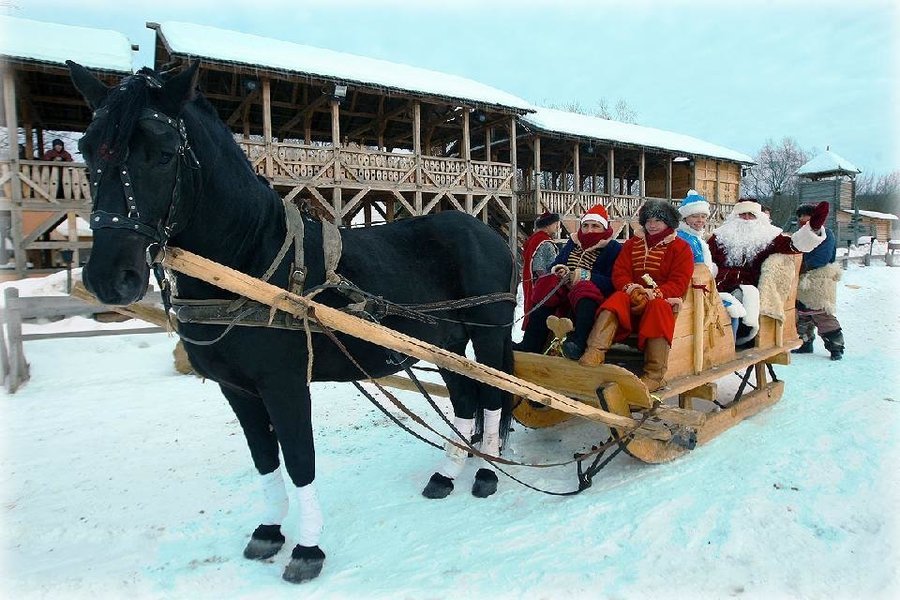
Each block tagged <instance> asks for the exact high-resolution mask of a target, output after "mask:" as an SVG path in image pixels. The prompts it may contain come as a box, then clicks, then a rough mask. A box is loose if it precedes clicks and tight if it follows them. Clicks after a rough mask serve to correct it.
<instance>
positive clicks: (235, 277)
mask: <svg viewBox="0 0 900 600" xmlns="http://www.w3.org/2000/svg"><path fill="white" fill-rule="evenodd" d="M163 264H164V265H165V266H166V267H168V268H170V269H174V270H176V271H178V272H180V273H184V274H185V275H188V276H189V277H196V278H198V279H201V280H203V281H206V282H207V283H210V284H212V285H215V286H217V287H220V288H222V289H226V290H229V291H231V292H234V293H236V294H239V295H241V296H246V297H248V298H250V299H252V300H256V301H257V302H263V303H264V304H268V305H269V306H272V307H274V308H277V309H278V310H282V311H285V312H288V313H290V314H292V315H296V316H301V317H303V316H307V315H311V316H312V317H313V318H314V319H315V320H317V321H319V322H321V323H322V324H323V325H324V326H326V327H329V328H331V329H334V330H336V331H340V332H343V333H346V334H348V335H351V336H353V337H356V338H359V339H364V340H366V341H368V342H371V343H373V344H377V345H379V346H383V347H385V348H389V349H391V350H395V351H397V352H401V353H402V354H406V355H408V356H412V357H414V358H418V359H419V360H424V361H426V362H430V363H432V364H434V365H437V366H439V367H442V368H445V369H448V370H450V371H453V372H455V373H459V374H461V375H464V376H466V377H469V378H473V379H475V380H476V381H481V382H483V383H486V384H488V385H491V386H493V387H497V388H498V389H501V390H504V391H507V392H511V393H513V394H516V395H517V396H520V397H522V398H524V399H526V400H533V401H535V402H540V403H541V404H544V405H546V406H550V407H551V408H556V409H557V410H564V411H565V412H571V413H572V414H576V415H579V416H582V417H584V418H587V419H591V420H593V421H597V422H601V423H605V424H607V425H613V426H616V427H624V428H630V427H635V426H636V425H637V424H638V423H637V421H635V420H634V419H632V418H630V417H625V416H621V415H616V414H612V413H609V412H606V411H604V410H601V409H598V408H594V407H592V406H588V405H586V404H583V403H580V402H577V401H574V400H572V399H571V398H567V397H566V396H564V395H562V394H560V393H558V392H555V391H553V390H550V389H546V388H544V387H542V386H540V385H537V384H533V383H530V382H528V381H525V380H522V379H519V378H517V377H515V376H513V375H510V374H508V373H504V372H503V371H500V370H498V369H493V368H491V367H487V366H485V365H481V364H479V363H476V362H475V361H472V360H470V359H468V358H466V357H464V356H461V355H459V354H455V353H453V352H450V351H448V350H444V349H443V348H438V347H436V346H433V345H431V344H428V343H426V342H423V341H421V340H418V339H416V338H414V337H410V336H408V335H405V334H403V333H400V332H398V331H394V330H392V329H389V328H387V327H384V326H382V325H379V324H377V323H371V322H369V321H365V320H363V319H360V318H358V317H354V316H352V315H349V314H347V313H344V312H342V311H339V310H337V309H334V308H331V307H329V306H325V305H323V304H319V303H318V302H315V301H312V300H310V299H308V298H306V297H304V296H298V295H296V294H291V293H290V292H286V291H285V290H283V289H282V288H279V287H276V286H274V285H271V284H269V283H266V282H264V281H261V280H258V279H254V278H253V277H250V276H249V275H245V274H244V273H240V272H239V271H235V270H234V269H230V268H228V267H225V266H223V265H219V264H217V263H214V262H212V261H210V260H208V259H205V258H203V257H201V256H198V255H196V254H192V253H190V252H187V251H185V250H182V249H180V248H174V247H170V248H169V249H168V250H167V252H166V256H165V258H164V260H163ZM563 360H565V359H563ZM566 362H570V363H573V364H575V363H574V362H573V361H566ZM584 370H585V371H590V370H589V369H584ZM623 371H624V369H623ZM626 373H627V371H626ZM629 376H630V377H631V379H633V380H635V381H637V378H635V377H634V376H633V375H631V374H630V373H629ZM638 385H640V384H638ZM644 393H645V394H646V388H645V389H644ZM645 432H646V433H647V434H652V435H657V436H660V437H665V433H666V432H665V431H658V430H654V428H649V429H648V428H645V427H642V428H641V429H640V430H639V433H641V434H643V433H645Z"/></svg>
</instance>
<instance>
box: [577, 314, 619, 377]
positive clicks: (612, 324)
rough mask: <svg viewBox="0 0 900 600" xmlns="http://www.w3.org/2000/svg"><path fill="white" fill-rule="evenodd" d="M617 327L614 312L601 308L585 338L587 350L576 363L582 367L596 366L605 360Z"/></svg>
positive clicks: (617, 321) (617, 323)
mask: <svg viewBox="0 0 900 600" xmlns="http://www.w3.org/2000/svg"><path fill="white" fill-rule="evenodd" d="M618 327H619V320H618V319H617V318H616V315H615V313H613V312H611V311H608V310H601V311H600V315H599V316H598V317H597V321H596V322H595V323H594V327H593V329H591V333H590V335H588V338H587V350H585V351H584V354H583V355H582V356H581V359H580V360H579V361H578V364H579V365H581V366H582V367H596V366H597V365H600V364H602V363H603V362H604V361H605V360H606V351H607V350H609V347H610V346H611V345H612V342H613V338H614V337H615V335H616V329H618Z"/></svg>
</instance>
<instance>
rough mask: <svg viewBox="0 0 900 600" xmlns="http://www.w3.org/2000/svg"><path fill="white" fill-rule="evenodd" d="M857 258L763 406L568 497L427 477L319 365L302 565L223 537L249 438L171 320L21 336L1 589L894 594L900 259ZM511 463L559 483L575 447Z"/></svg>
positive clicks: (201, 594) (7, 422)
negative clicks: (817, 336)
mask: <svg viewBox="0 0 900 600" xmlns="http://www.w3.org/2000/svg"><path fill="white" fill-rule="evenodd" d="M877 262H878V265H877V266H872V267H862V266H860V265H858V264H853V265H851V266H850V268H849V269H848V270H847V271H846V272H845V276H844V279H843V280H842V281H841V283H840V284H839V285H840V290H839V317H840V319H841V322H842V324H843V325H844V334H845V337H846V341H847V353H846V355H845V358H844V360H843V361H841V362H831V361H829V360H828V359H827V354H826V353H825V351H824V349H823V348H822V346H821V342H817V345H816V353H815V354H814V355H804V356H798V357H794V359H793V364H792V365H790V366H787V367H780V368H779V369H778V374H779V376H780V377H781V378H783V379H785V380H786V381H787V388H786V391H785V394H784V397H783V398H782V400H781V402H780V403H778V404H776V405H775V406H774V407H772V408H771V409H769V410H767V411H765V412H763V413H761V414H759V415H757V416H755V417H753V418H751V419H749V420H748V421H746V422H744V423H742V424H741V425H739V426H738V427H736V428H734V429H732V430H730V431H728V432H726V433H725V434H723V435H722V436H720V437H719V438H717V439H715V440H714V441H712V442H711V443H710V444H708V445H707V446H704V447H701V448H698V449H696V450H694V451H693V452H691V453H690V454H689V455H687V456H686V457H683V458H681V459H679V460H678V461H676V462H674V463H671V464H667V465H660V466H648V465H645V464H640V463H638V462H636V461H634V460H633V459H630V458H628V457H624V456H621V455H620V456H619V457H617V458H616V459H615V460H614V461H613V462H612V463H611V464H610V466H609V467H607V468H606V469H605V470H604V471H603V472H601V473H600V475H598V476H597V478H596V479H595V481H594V485H593V487H592V488H590V489H588V490H587V491H585V492H584V493H582V494H581V495H579V496H575V497H570V498H560V497H552V496H547V495H543V494H539V493H536V492H533V491H531V490H528V489H526V488H524V487H521V486H519V485H518V484H516V483H514V482H512V481H510V480H509V479H506V478H503V477H501V487H500V490H499V492H498V493H497V494H496V495H495V496H493V497H491V498H489V499H485V500H480V499H476V498H473V497H472V496H471V495H470V494H469V493H468V481H469V480H470V479H471V476H472V474H473V472H474V468H475V467H474V466H472V467H470V468H468V469H467V471H466V472H464V474H463V477H462V478H461V480H462V481H463V482H465V483H462V484H461V485H459V486H458V489H457V490H456V491H455V492H454V493H453V494H452V495H451V496H450V497H449V498H447V499H445V500H443V501H431V500H425V499H424V498H422V496H421V495H420V491H421V488H422V486H423V485H424V483H425V482H426V481H427V479H428V477H429V475H430V474H431V472H432V470H433V468H434V466H435V464H436V462H437V461H438V459H439V452H438V451H437V450H434V449H432V448H428V447H426V446H424V445H423V444H421V443H420V442H418V441H416V440H415V439H413V438H411V437H409V436H408V435H407V434H406V433H404V432H403V431H401V430H400V429H399V428H397V427H395V426H394V425H392V424H391V423H390V422H389V421H388V420H387V419H386V418H385V417H384V416H383V415H381V414H380V413H379V412H377V411H376V410H375V409H374V408H373V407H371V405H370V404H369V403H368V402H367V401H366V400H365V399H364V398H363V397H362V396H361V395H360V394H359V393H357V391H356V390H355V389H354V388H353V387H352V386H350V385H348V384H328V383H324V384H315V385H314V386H313V398H314V418H315V431H316V442H317V453H318V473H319V477H318V479H317V483H318V488H319V495H320V498H321V500H322V502H323V506H324V509H325V532H324V535H323V538H322V546H323V548H324V550H325V551H326V553H327V554H328V559H327V561H326V564H325V569H324V571H323V572H322V575H321V576H320V577H319V578H318V579H316V580H315V581H312V582H309V583H306V584H303V585H302V586H299V587H298V586H294V585H291V584H288V583H285V582H283V581H282V580H281V571H282V569H283V566H284V564H285V563H286V561H287V559H288V554H289V550H288V549H289V548H290V547H292V546H293V543H294V542H293V541H291V540H289V541H288V544H287V545H286V547H285V549H284V550H282V552H281V553H280V554H279V555H277V556H276V557H275V558H274V559H273V560H272V561H268V562H252V561H248V560H245V559H244V558H242V557H241V551H242V549H243V547H244V544H245V542H246V540H247V537H248V535H249V533H250V532H251V531H252V530H253V528H254V527H255V526H256V524H257V521H256V511H257V510H258V509H259V507H260V506H259V504H258V502H257V496H256V495H255V492H256V487H255V485H256V476H255V474H254V470H253V467H252V464H251V461H250V458H249V453H248V451H247V448H246V444H245V443H244V440H243V436H242V434H241V432H240V428H239V426H238V424H237V421H236V420H235V418H234V416H233V414H232V413H231V412H230V410H229V408H228V406H227V405H226V403H225V401H224V399H223V398H222V397H221V395H220V394H219V392H218V390H217V388H216V386H215V385H214V384H213V383H211V382H202V381H200V380H198V379H196V378H194V377H190V376H181V375H178V374H176V373H175V371H174V370H173V367H172V360H171V352H172V349H173V347H174V345H175V339H174V338H172V337H169V336H167V335H165V334H154V335H126V336H118V337H99V338H89V339H63V340H45V341H31V342H26V345H25V351H26V355H27V357H28V360H29V362H30V363H31V374H32V378H31V381H29V382H28V383H27V384H26V385H25V386H24V387H23V388H21V390H20V391H18V392H17V393H16V394H15V395H12V396H4V397H2V398H0V411H2V420H0V432H2V454H0V482H2V484H0V485H2V492H0V495H2V512H0V515H2V516H0V519H2V520H0V531H2V533H0V535H2V547H3V556H2V569H0V596H2V597H3V598H67V599H68V598H90V599H92V600H93V599H98V598H132V599H136V598H266V599H269V598H289V597H290V598H294V597H304V598H489V599H505V598H690V599H697V598H731V597H737V598H754V599H756V598H759V599H770V598H829V599H832V598H839V599H844V598H847V599H849V598H871V599H875V598H878V599H881V598H884V599H886V598H897V597H900V573H898V565H900V547H898V544H900V536H898V533H900V527H898V523H900V518H898V509H900V478H898V468H897V465H898V464H900V442H898V439H900V427H898V424H900V395H898V388H900V382H898V375H897V362H898V357H900V309H898V304H897V298H898V292H900V285H898V282H900V268H894V269H892V268H888V267H886V266H884V263H883V262H881V261H877ZM23 285H28V286H32V287H33V286H40V285H44V286H47V285H49V284H48V283H46V282H44V283H34V282H29V283H28V284H23ZM24 293H26V292H24V291H23V294H24ZM34 293H46V290H43V291H40V292H34ZM85 323H86V322H82V323H81V325H84V324H85ZM44 327H45V328H51V327H61V328H66V327H68V328H72V327H73V325H72V324H71V323H69V324H68V325H66V324H52V325H47V326H44ZM400 397H401V399H402V400H403V401H404V402H407V403H408V404H409V405H410V406H411V407H414V408H415V409H417V410H419V411H421V412H423V413H424V412H426V411H427V410H428V409H427V406H426V404H425V402H424V401H423V400H421V399H419V398H417V397H416V396H415V395H413V394H402V393H401V394H400ZM430 421H431V422H433V423H437V421H438V419H437V418H436V417H434V416H432V418H431V419H430ZM603 436H604V431H603V430H602V429H601V428H598V427H596V426H594V425H591V424H588V423H572V422H570V423H567V424H564V425H562V426H559V427H557V428H554V429H548V430H526V429H524V428H523V427H521V426H517V427H516V428H515V431H514V432H513V433H512V435H511V441H510V448H509V456H510V457H511V458H515V459H523V460H545V461H557V460H562V459H566V458H569V457H571V455H572V453H573V452H577V451H580V450H582V449H584V448H585V447H587V446H589V445H590V444H592V443H597V442H599V441H601V440H602V438H603ZM514 472H515V473H516V474H517V475H518V476H520V477H521V478H523V479H525V480H526V481H529V482H530V483H533V484H536V485H540V486H545V487H548V488H551V489H555V490H567V489H570V488H571V487H572V486H573V485H574V483H575V481H574V467H567V468H564V469H549V470H547V469H545V470H525V469H516V470H515V471H514ZM291 518H293V517H289V519H291Z"/></svg>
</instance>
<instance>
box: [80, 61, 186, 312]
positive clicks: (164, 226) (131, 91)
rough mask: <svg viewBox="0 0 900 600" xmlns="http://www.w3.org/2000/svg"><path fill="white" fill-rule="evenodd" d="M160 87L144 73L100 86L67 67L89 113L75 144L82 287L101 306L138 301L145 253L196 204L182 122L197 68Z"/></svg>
mask: <svg viewBox="0 0 900 600" xmlns="http://www.w3.org/2000/svg"><path fill="white" fill-rule="evenodd" d="M198 64H199V63H196V62H195V63H194V64H193V65H191V66H190V67H189V68H188V69H186V70H184V71H183V72H181V73H180V74H178V75H176V76H174V77H172V78H170V79H167V80H165V81H163V80H162V79H161V78H160V77H159V76H158V75H157V74H156V73H154V72H153V71H151V70H149V69H142V70H141V71H139V72H138V73H137V74H135V75H131V76H129V77H127V78H125V79H123V80H122V81H121V82H120V83H119V84H118V85H115V86H113V87H107V86H106V85H104V84H103V83H102V82H101V81H99V80H98V79H97V78H95V77H94V76H93V75H92V74H91V73H89V72H88V71H87V70H86V69H85V68H84V67H82V66H81V65H78V64H76V63H73V62H71V61H68V65H69V71H70V73H71V76H72V81H73V82H74V83H75V87H76V88H78V90H79V91H80V92H81V94H82V95H83V96H84V98H85V100H87V102H88V104H89V105H90V107H91V109H92V110H93V111H94V118H93V120H92V121H91V124H90V126H89V127H88V129H87V131H85V134H84V136H83V137H82V138H81V141H80V142H79V144H78V147H79V150H81V153H82V155H83V156H84V161H85V163H86V164H87V167H88V176H89V179H90V184H91V197H92V199H93V207H92V210H91V216H90V224H91V229H92V230H93V235H94V242H93V248H92V250H91V256H90V259H89V261H88V264H87V266H86V267H85V269H84V275H83V279H84V284H85V286H86V287H87V288H88V290H90V291H91V292H92V293H94V294H95V295H96V296H97V297H98V298H99V299H100V300H101V301H102V302H104V303H107V304H129V303H131V302H135V301H137V300H139V299H140V298H141V297H143V295H144V293H145V292H146V291H147V283H148V280H149V275H150V267H149V264H148V258H147V257H148V256H149V254H150V252H151V251H152V249H151V246H153V247H156V246H159V247H161V246H164V245H165V244H166V242H167V241H168V239H169V238H170V237H172V236H173V235H174V234H176V233H177V232H178V231H180V230H181V229H183V228H184V227H185V225H186V224H187V220H188V219H189V218H190V215H191V211H192V209H193V207H194V205H195V204H196V202H198V199H197V198H196V195H197V190H196V185H195V184H196V183H199V179H200V175H199V172H198V166H199V165H198V163H197V160H196V158H195V157H194V154H193V151H192V150H191V148H190V144H189V143H188V136H187V130H186V128H185V125H184V121H183V119H182V111H183V109H184V107H185V104H186V103H187V102H188V101H190V100H192V99H193V94H194V90H195V88H196V77H197V66H198Z"/></svg>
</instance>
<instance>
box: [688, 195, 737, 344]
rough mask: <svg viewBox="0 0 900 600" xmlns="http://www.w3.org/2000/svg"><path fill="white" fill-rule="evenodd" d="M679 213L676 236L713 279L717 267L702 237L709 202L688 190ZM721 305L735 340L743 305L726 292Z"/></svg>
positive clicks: (707, 216) (721, 294)
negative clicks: (687, 245)
mask: <svg viewBox="0 0 900 600" xmlns="http://www.w3.org/2000/svg"><path fill="white" fill-rule="evenodd" d="M678 212H679V213H681V223H680V224H679V225H678V235H679V237H681V239H683V240H684V241H686V242H687V243H688V244H689V245H690V247H691V252H693V253H694V263H695V264H696V263H703V264H705V265H706V268H707V269H709V272H710V274H711V275H712V276H713V278H715V276H716V273H718V272H719V267H718V266H717V265H716V263H714V262H713V259H712V254H711V253H710V251H709V244H707V243H706V240H705V239H704V237H703V234H704V232H705V230H706V220H707V219H708V218H709V202H707V201H706V198H704V197H703V196H701V195H700V194H698V193H697V192H696V190H688V193H687V195H686V196H685V198H684V200H682V201H681V206H679V207H678ZM719 297H720V298H721V299H722V304H724V305H725V310H726V311H728V316H729V317H730V318H731V332H732V333H733V334H734V336H735V338H737V330H738V324H739V322H740V319H741V317H744V316H745V315H746V314H747V311H746V310H744V305H743V304H741V303H740V301H739V300H738V299H737V298H735V297H734V296H733V295H731V294H729V293H726V292H719Z"/></svg>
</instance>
